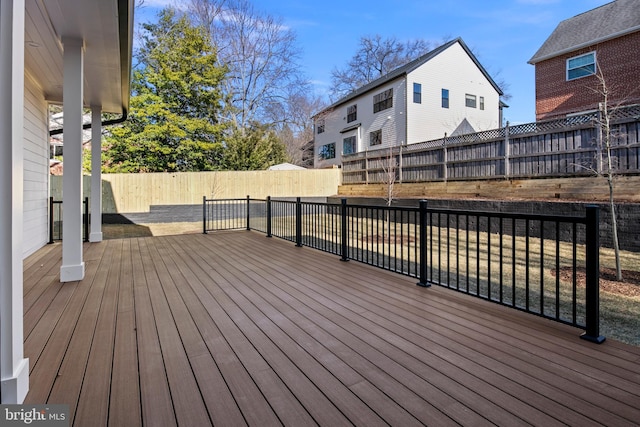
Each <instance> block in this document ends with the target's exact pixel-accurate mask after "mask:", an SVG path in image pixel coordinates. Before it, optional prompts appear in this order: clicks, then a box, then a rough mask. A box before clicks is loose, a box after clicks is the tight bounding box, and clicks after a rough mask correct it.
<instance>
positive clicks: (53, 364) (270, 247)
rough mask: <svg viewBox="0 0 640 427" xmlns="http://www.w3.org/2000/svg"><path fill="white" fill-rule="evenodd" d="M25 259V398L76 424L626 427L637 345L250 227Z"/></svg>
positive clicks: (636, 384) (53, 250)
mask: <svg viewBox="0 0 640 427" xmlns="http://www.w3.org/2000/svg"><path fill="white" fill-rule="evenodd" d="M60 258H61V247H60V245H51V246H47V247H46V248H43V249H42V250H41V251H39V252H38V253H36V254H35V255H33V256H31V257H30V258H28V259H27V260H26V261H25V276H24V277H25V289H24V291H25V300H24V305H25V316H24V328H25V353H26V356H27V357H28V358H29V359H30V366H31V389H30V392H29V394H28V396H27V400H26V402H25V403H66V404H69V405H70V412H71V416H72V420H73V424H74V425H79V426H100V425H111V426H135V425H148V426H154V427H155V426H162V425H176V424H177V425H182V426H206V425H212V424H216V425H221V426H236V425H247V424H248V425H254V426H269V425H281V424H286V425H294V426H303V425H318V424H319V425H323V426H340V425H361V426H376V425H396V426H411V425H423V424H429V425H437V426H446V425H455V424H461V425H474V426H476V425H478V426H479V425H490V424H497V425H507V426H513V425H525V424H534V425H544V426H553V425H574V426H587V425H612V426H623V425H634V424H636V423H638V422H640V348H638V347H632V346H628V345H624V344H621V343H618V342H614V341H611V340H608V341H606V342H605V343H604V344H602V345H595V344H591V343H588V342H586V341H584V340H580V339H579V338H578V336H579V334H580V331H579V330H576V329H574V328H570V327H567V326H564V325H560V324H556V323H553V322H550V321H547V320H544V319H541V318H538V317H535V316H532V315H527V314H524V313H520V312H517V311H515V310H510V309H507V308H504V307H501V306H498V305H496V304H492V303H488V302H485V301H481V300H478V299H475V298H471V297H468V296H465V295H461V294H457V293H455V292H453V291H449V290H446V289H442V288H437V287H432V288H428V289H425V288H420V287H417V286H415V280H413V279H410V278H407V277H404V276H400V275H397V274H393V273H389V272H386V271H383V270H380V269H376V268H373V267H369V266H366V265H363V264H359V263H357V262H353V261H351V262H346V263H345V262H340V261H339V259H338V257H336V256H333V255H329V254H325V253H322V252H319V251H316V250H313V249H310V248H297V247H295V245H293V244H291V243H289V242H285V241H282V240H279V239H275V238H273V239H268V238H266V237H265V236H264V235H262V234H258V233H254V232H246V231H240V232H230V233H219V234H209V235H182V236H170V237H145V238H137V239H122V240H110V241H105V242H102V243H93V244H87V245H86V246H85V261H86V278H85V279H84V280H83V281H81V282H73V283H66V284H60V283H59V277H58V276H59V268H60Z"/></svg>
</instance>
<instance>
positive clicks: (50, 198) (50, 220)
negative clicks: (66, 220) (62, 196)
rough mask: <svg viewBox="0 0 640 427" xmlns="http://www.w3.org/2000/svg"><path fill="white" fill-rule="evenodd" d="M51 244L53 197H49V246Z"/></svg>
mask: <svg viewBox="0 0 640 427" xmlns="http://www.w3.org/2000/svg"><path fill="white" fill-rule="evenodd" d="M52 243H53V197H49V244H52Z"/></svg>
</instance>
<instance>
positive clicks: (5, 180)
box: [0, 0, 44, 404]
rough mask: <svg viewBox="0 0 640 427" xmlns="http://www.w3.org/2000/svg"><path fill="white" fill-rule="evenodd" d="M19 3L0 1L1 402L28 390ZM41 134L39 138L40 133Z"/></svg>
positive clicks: (22, 11) (21, 14)
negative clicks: (25, 341)
mask: <svg viewBox="0 0 640 427" xmlns="http://www.w3.org/2000/svg"><path fill="white" fill-rule="evenodd" d="M24 3H25V2H24V0H13V1H5V0H2V1H1V2H0V30H1V31H0V69H1V70H2V71H1V72H0V93H1V94H2V96H1V97H0V200H1V202H0V236H2V238H0V403H2V404H20V403H22V402H23V401H24V398H25V396H26V395H27V392H28V391H29V359H27V358H25V357H24V331H23V330H24V328H23V320H24V319H23V314H24V312H23V309H24V304H23V296H24V289H23V282H24V280H23V279H24V275H23V256H24V254H23V237H24V235H23V226H24V221H23V212H24V168H23V165H24V125H25V119H24V117H25V112H24V97H25V94H24V92H25V91H24V75H25V72H24V46H25V36H24V35H25V4H24ZM43 136H44V135H43Z"/></svg>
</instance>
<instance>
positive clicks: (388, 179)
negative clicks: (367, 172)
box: [382, 147, 398, 206]
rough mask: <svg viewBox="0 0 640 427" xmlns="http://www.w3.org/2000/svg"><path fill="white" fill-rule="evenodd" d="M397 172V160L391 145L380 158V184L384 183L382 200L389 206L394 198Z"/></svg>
mask: <svg viewBox="0 0 640 427" xmlns="http://www.w3.org/2000/svg"><path fill="white" fill-rule="evenodd" d="M397 172H398V161H397V160H396V156H395V154H394V153H393V147H389V150H388V151H387V155H386V156H385V157H384V158H383V159H382V184H383V185H384V190H385V191H384V201H385V204H386V205H387V206H391V204H392V203H393V200H394V199H395V198H396V187H395V185H396V177H397V174H398V173H397Z"/></svg>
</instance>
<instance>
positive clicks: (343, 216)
mask: <svg viewBox="0 0 640 427" xmlns="http://www.w3.org/2000/svg"><path fill="white" fill-rule="evenodd" d="M348 233H349V230H347V199H342V205H341V211H340V240H341V250H340V252H341V255H342V256H341V257H340V261H345V262H346V261H349V245H348V243H347V242H348V240H347V237H348Z"/></svg>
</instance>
